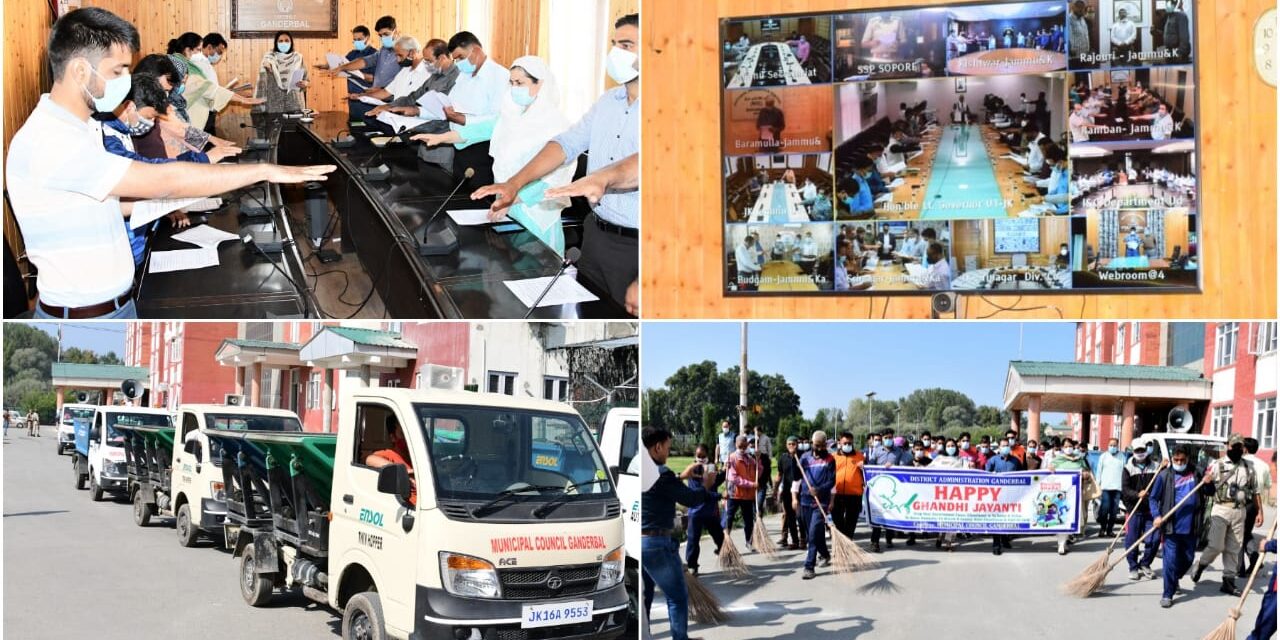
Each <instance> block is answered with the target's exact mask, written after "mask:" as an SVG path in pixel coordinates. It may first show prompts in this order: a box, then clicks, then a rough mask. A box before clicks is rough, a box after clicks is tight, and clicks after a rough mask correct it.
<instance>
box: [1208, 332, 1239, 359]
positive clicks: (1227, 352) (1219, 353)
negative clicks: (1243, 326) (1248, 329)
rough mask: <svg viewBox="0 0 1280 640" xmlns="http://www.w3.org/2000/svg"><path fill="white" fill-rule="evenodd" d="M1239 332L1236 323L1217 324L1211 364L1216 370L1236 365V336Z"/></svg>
mask: <svg viewBox="0 0 1280 640" xmlns="http://www.w3.org/2000/svg"><path fill="white" fill-rule="evenodd" d="M1239 332H1240V324H1239V323H1237V322H1219V323H1218V326H1217V328H1216V329H1214V339H1213V362H1214V366H1215V367H1216V368H1218V369H1221V368H1223V367H1229V366H1231V365H1233V364H1235V363H1236V335H1237V334H1238V333H1239Z"/></svg>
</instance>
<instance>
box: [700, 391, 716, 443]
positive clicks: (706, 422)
mask: <svg viewBox="0 0 1280 640" xmlns="http://www.w3.org/2000/svg"><path fill="white" fill-rule="evenodd" d="M719 431H720V421H719V420H716V408H715V406H714V405H712V404H711V403H710V402H708V403H706V404H703V405H702V436H701V437H699V438H698V442H701V443H702V444H704V445H706V446H707V450H708V451H715V450H716V433H717V432H719Z"/></svg>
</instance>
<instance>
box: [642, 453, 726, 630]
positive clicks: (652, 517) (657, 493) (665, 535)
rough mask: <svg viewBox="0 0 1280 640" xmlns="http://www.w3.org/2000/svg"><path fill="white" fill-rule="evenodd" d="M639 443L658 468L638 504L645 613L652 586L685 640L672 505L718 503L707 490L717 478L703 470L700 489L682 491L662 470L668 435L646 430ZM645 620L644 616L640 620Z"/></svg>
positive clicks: (685, 604)
mask: <svg viewBox="0 0 1280 640" xmlns="http://www.w3.org/2000/svg"><path fill="white" fill-rule="evenodd" d="M640 441H641V443H643V444H644V448H645V449H647V450H648V452H649V457H650V458H652V459H653V462H654V463H655V464H657V465H658V479H657V481H655V482H654V484H653V486H652V487H649V489H648V490H647V491H645V492H644V498H643V499H642V500H641V501H640V538H641V540H640V559H641V561H642V562H643V563H644V607H645V611H646V612H647V611H648V610H649V607H650V606H651V605H652V604H653V596H654V585H655V584H656V585H657V586H660V587H662V592H663V593H664V594H666V596H667V617H668V618H669V619H670V620H671V637H672V638H673V639H674V640H688V638H689V591H688V589H687V587H686V585H685V577H684V568H683V567H682V566H681V565H680V553H679V549H680V544H679V543H678V542H676V539H675V526H676V525H675V522H676V503H677V502H678V503H680V504H682V505H685V506H686V507H695V506H698V505H700V504H703V503H706V502H714V501H715V500H716V498H717V496H716V494H715V492H714V491H712V488H713V487H715V484H716V472H715V471H714V470H712V469H706V470H704V472H703V475H702V485H701V487H695V488H690V487H688V486H685V485H684V484H683V483H682V482H680V479H679V478H677V477H676V474H675V473H674V472H673V471H671V469H668V468H667V458H668V456H670V455H671V432H670V431H667V430H666V429H663V428H661V427H645V428H644V429H643V430H642V431H641V432H640ZM645 618H646V619H648V616H647V615H646V616H645Z"/></svg>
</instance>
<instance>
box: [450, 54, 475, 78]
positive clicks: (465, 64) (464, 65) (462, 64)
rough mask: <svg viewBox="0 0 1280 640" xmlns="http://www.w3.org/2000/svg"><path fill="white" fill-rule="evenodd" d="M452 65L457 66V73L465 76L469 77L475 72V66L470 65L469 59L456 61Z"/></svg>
mask: <svg viewBox="0 0 1280 640" xmlns="http://www.w3.org/2000/svg"><path fill="white" fill-rule="evenodd" d="M454 64H456V65H458V71H459V72H461V73H463V74H465V75H471V74H473V73H475V72H476V65H474V64H472V62H471V59H470V58H463V59H461V60H457V61H455V62H454Z"/></svg>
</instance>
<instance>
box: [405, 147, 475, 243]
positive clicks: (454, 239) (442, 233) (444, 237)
mask: <svg viewBox="0 0 1280 640" xmlns="http://www.w3.org/2000/svg"><path fill="white" fill-rule="evenodd" d="M475 175H476V170H475V169H474V168H472V167H467V170H466V171H464V172H463V174H462V179H461V180H459V181H458V184H456V185H454V187H453V191H450V192H449V195H448V196H446V197H445V199H444V202H441V203H440V206H439V207H436V210H435V212H433V213H432V214H431V215H430V216H429V217H428V218H427V221H426V222H425V223H423V225H422V242H420V243H419V244H418V255H420V256H447V255H449V254H451V253H453V252H454V251H457V250H458V236H457V234H455V233H454V232H453V229H450V228H449V224H448V223H447V222H446V223H445V224H443V225H441V228H440V229H438V230H436V232H435V233H432V231H431V224H432V223H434V222H435V221H436V217H438V216H439V215H440V212H441V211H444V209H445V207H447V206H449V201H450V200H452V199H453V196H454V195H456V194H457V193H458V190H459V189H461V188H462V185H464V184H466V183H467V180H470V179H471V178H472V177H473V176H475Z"/></svg>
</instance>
